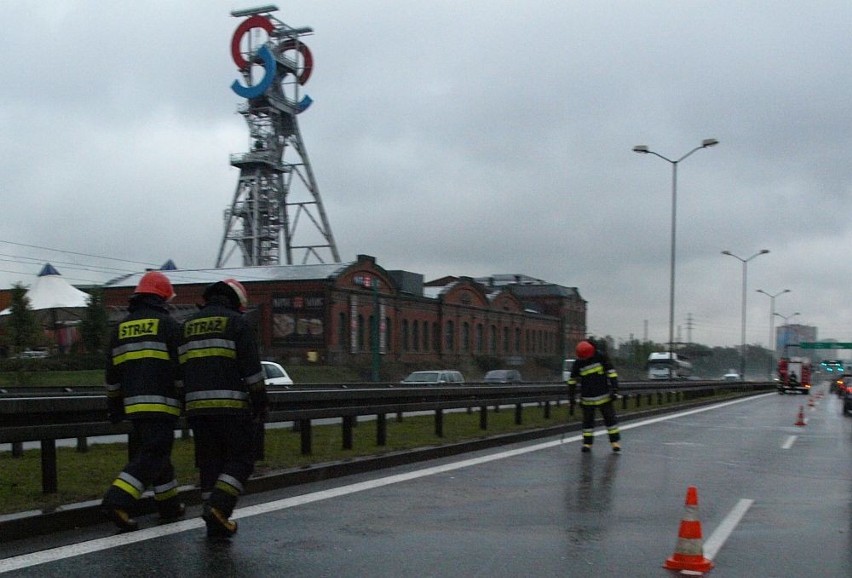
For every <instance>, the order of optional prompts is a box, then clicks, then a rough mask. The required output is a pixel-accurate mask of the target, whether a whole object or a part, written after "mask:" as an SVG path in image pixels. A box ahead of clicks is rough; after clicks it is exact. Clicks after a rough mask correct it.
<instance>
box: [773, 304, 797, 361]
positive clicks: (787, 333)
mask: <svg viewBox="0 0 852 578" xmlns="http://www.w3.org/2000/svg"><path fill="white" fill-rule="evenodd" d="M775 315H777V316H778V317H780V318H781V319H783V320H784V357H790V356H789V355H787V354H788V351H787V348H788V347H790V343H789V341H790V319H792V318H793V317H795V316H796V315H801V313H799V312H798V311H796V312H795V313H793V314H792V315H781V314H780V313H776V314H775Z"/></svg>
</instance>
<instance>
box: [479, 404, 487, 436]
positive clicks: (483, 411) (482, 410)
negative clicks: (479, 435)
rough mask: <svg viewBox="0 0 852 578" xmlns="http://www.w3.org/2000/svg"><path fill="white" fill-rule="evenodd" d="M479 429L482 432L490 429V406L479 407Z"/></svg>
mask: <svg viewBox="0 0 852 578" xmlns="http://www.w3.org/2000/svg"><path fill="white" fill-rule="evenodd" d="M479 429H481V430H486V429H488V406H487V405H481V406H479Z"/></svg>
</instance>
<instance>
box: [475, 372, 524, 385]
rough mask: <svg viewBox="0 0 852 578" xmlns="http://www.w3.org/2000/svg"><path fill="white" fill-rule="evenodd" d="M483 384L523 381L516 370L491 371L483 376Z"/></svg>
mask: <svg viewBox="0 0 852 578" xmlns="http://www.w3.org/2000/svg"><path fill="white" fill-rule="evenodd" d="M483 381H484V382H485V383H518V382H521V381H523V379H522V378H521V372H520V371H518V370H517V369H492V370H491V371H489V372H488V373H486V374H485V378H484V379H483Z"/></svg>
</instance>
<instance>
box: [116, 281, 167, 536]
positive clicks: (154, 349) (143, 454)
mask: <svg viewBox="0 0 852 578" xmlns="http://www.w3.org/2000/svg"><path fill="white" fill-rule="evenodd" d="M174 295H175V294H174V290H173V289H172V284H171V282H170V281H169V279H168V277H166V276H165V275H164V274H163V273H161V272H159V271H149V272H147V273H145V274H144V275H143V276H142V278H141V279H140V281H139V284H138V285H137V286H136V290H135V292H134V293H133V295H132V296H131V297H130V301H129V305H128V313H127V316H126V317H125V318H124V319H123V320H122V321H121V322H120V323H119V324H118V325H117V326H116V328H115V330H114V331H113V332H112V336H111V338H110V348H109V351H108V353H107V363H106V372H105V377H106V380H105V381H106V390H107V410H108V413H109V418H110V421H111V422H112V423H119V422H120V421H122V420H123V419H125V418H126V419H129V420H130V422H131V423H132V425H133V430H132V432H131V434H130V436H131V440H133V443H134V444H138V445H137V447H136V448H135V450H134V452H133V456H132V458H131V460H130V462H129V463H128V464H127V465H126V466H125V467H124V469H123V470H122V471H121V473H120V474H119V475H118V477H117V478H116V479H115V481H114V482H113V483H112V485H111V486H110V488H109V489H108V490H107V492H106V495H105V496H104V498H103V503H102V508H103V512H104V514H105V515H106V517H107V518H109V519H110V520H112V521H113V522H114V523H115V525H116V526H118V528H119V530H121V531H122V532H129V531H133V530H136V529H138V527H139V525H138V523H137V522H136V520H135V519H134V518H133V514H134V511H135V506H136V504H137V500H138V499H139V498H140V497H141V496H142V493H143V492H144V491H145V490H146V488H148V487H149V486H153V488H154V500H155V502H156V504H157V510H158V511H159V513H160V520H161V521H164V522H166V521H172V520H176V519H178V518H180V517H182V516H183V514H184V506H183V504H182V503H181V502H180V499H179V497H178V484H177V480H176V479H175V470H174V467H173V466H172V462H171V453H172V445H173V444H174V439H175V435H174V432H175V427H176V424H177V419H178V417H179V416H180V412H181V405H182V400H181V391H180V386H181V383H180V374H179V370H180V368H179V365H178V346H179V345H180V324H179V323H178V322H177V321H176V320H175V319H173V318H172V317H171V316H170V315H169V311H168V309H167V308H166V303H167V302H168V301H169V300H171V299H172V298H173V297H174Z"/></svg>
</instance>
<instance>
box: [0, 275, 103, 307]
mask: <svg viewBox="0 0 852 578" xmlns="http://www.w3.org/2000/svg"><path fill="white" fill-rule="evenodd" d="M27 299H29V301H30V309H32V310H33V311H44V312H51V313H53V318H54V320H68V319H69V318H76V319H79V318H80V317H81V316H82V314H83V310H85V308H86V307H87V306H88V302H89V294H88V293H86V292H85V291H80V290H79V289H77V288H76V287H74V286H73V285H71V284H70V283H68V281H66V280H65V279H63V278H62V276H61V275H60V274H59V271H57V270H56V269H55V268H54V267H53V265H51V264H50V263H47V264H45V266H44V267H43V268H42V270H41V273H39V274H38V277H37V278H36V281H35V283H33V286H32V287H30V288H29V290H28V291H27ZM9 313H11V308H6V309H4V310H3V311H0V315H8V314H9Z"/></svg>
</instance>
